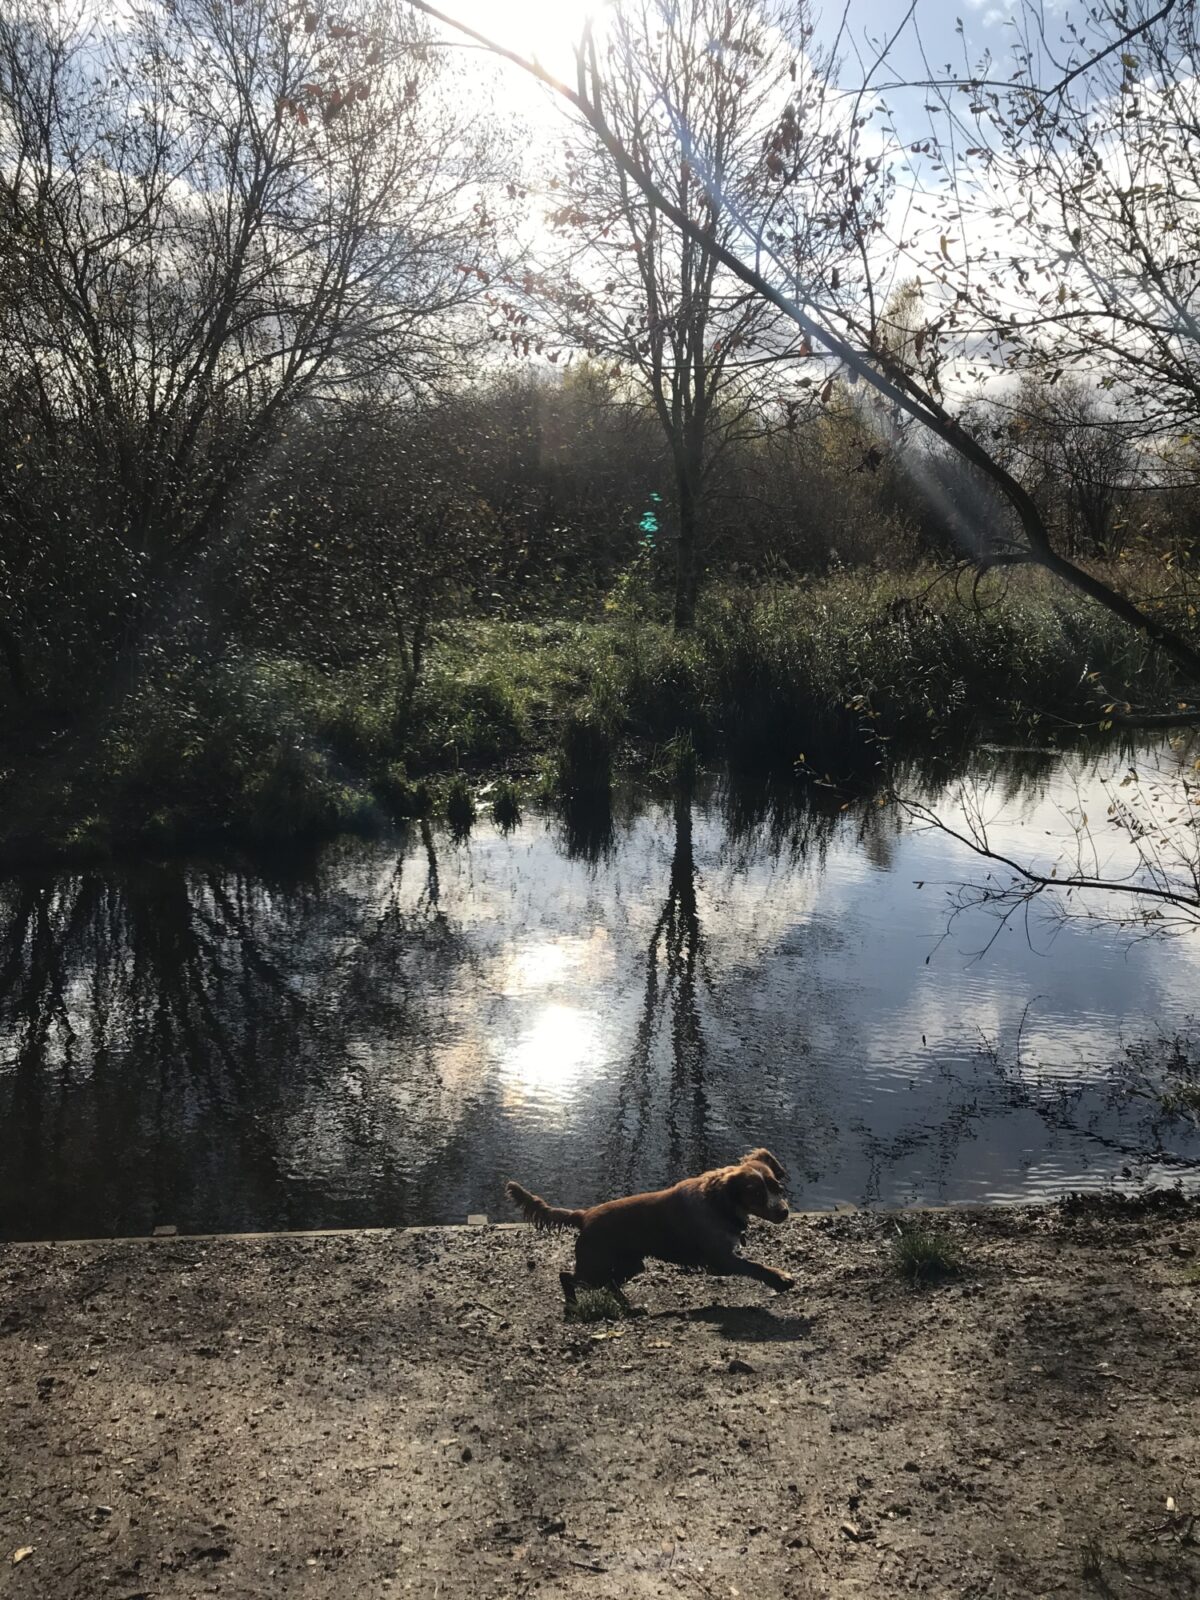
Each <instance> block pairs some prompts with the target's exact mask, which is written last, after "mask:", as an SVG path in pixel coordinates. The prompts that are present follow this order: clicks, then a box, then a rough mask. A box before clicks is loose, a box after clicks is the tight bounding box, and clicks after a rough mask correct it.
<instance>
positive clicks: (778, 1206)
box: [767, 1200, 788, 1222]
mask: <svg viewBox="0 0 1200 1600" xmlns="http://www.w3.org/2000/svg"><path fill="white" fill-rule="evenodd" d="M767 1216H768V1217H770V1219H771V1221H772V1222H786V1221H787V1219H788V1203H787V1201H786V1200H772V1202H771V1205H770V1208H769V1209H768V1211H767Z"/></svg>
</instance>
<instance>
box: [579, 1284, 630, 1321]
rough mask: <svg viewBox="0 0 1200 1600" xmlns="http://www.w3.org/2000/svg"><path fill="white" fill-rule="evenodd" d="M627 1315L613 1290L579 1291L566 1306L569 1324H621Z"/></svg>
mask: <svg viewBox="0 0 1200 1600" xmlns="http://www.w3.org/2000/svg"><path fill="white" fill-rule="evenodd" d="M626 1315H627V1313H626V1310H625V1307H624V1306H623V1305H622V1304H621V1302H620V1301H619V1300H618V1299H617V1297H616V1295H615V1294H614V1293H613V1292H612V1290H611V1289H577V1290H576V1292H575V1299H574V1300H573V1301H572V1300H568V1301H567V1306H566V1319H567V1321H568V1322H621V1321H623V1320H624V1318H625V1316H626Z"/></svg>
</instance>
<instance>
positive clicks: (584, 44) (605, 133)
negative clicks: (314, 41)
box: [408, 0, 1200, 685]
mask: <svg viewBox="0 0 1200 1600" xmlns="http://www.w3.org/2000/svg"><path fill="white" fill-rule="evenodd" d="M408 3H409V4H411V5H413V6H414V7H415V8H416V9H417V10H419V11H421V12H423V13H424V14H425V15H427V16H430V17H433V18H435V19H437V20H438V21H440V22H442V23H444V24H447V25H449V26H450V27H452V28H454V29H456V30H457V31H458V32H459V33H460V34H462V35H464V36H466V37H469V38H472V39H474V40H475V41H477V42H479V43H482V44H484V45H485V46H486V47H487V48H488V49H490V50H491V51H493V52H494V53H495V54H496V55H497V56H499V57H501V58H502V59H505V60H509V61H511V62H513V63H515V64H516V65H517V66H519V67H521V68H522V69H523V70H524V71H526V72H529V73H531V74H532V75H533V76H534V77H536V78H537V79H539V80H540V81H541V82H543V83H546V84H549V85H550V86H551V87H552V88H553V89H555V91H556V92H557V93H558V94H560V95H561V96H562V98H563V99H564V100H565V101H566V102H567V103H568V104H569V105H570V106H571V107H573V109H574V110H575V112H576V113H577V114H578V115H579V116H580V117H581V118H582V119H583V120H584V121H585V122H586V123H587V125H588V126H589V127H590V128H591V129H592V131H593V133H594V134H595V136H596V137H597V139H598V140H599V141H600V143H601V144H602V145H603V147H604V149H605V150H606V151H607V153H608V155H609V157H610V159H611V160H612V162H613V163H614V164H615V166H616V167H617V168H618V169H619V170H620V171H621V172H622V173H623V174H624V175H625V177H626V179H627V180H628V181H629V182H630V183H632V184H633V185H634V186H635V187H636V188H637V189H638V190H639V191H640V192H641V194H642V195H643V196H644V197H645V199H646V200H647V201H649V202H650V204H651V205H652V206H653V207H654V209H655V211H656V212H657V213H658V214H659V216H660V217H662V218H663V219H665V220H667V221H670V222H671V223H673V224H674V226H675V227H676V228H678V229H679V231H680V232H681V233H682V234H684V235H686V236H687V237H688V238H690V239H691V240H692V241H693V242H694V243H697V244H699V245H701V246H702V247H703V248H704V249H705V250H707V251H709V252H710V253H711V254H712V255H713V256H714V257H715V258H716V260H717V262H718V263H719V265H720V266H722V267H723V268H725V269H726V270H727V271H728V272H730V273H731V274H732V275H733V276H734V277H736V278H738V279H739V280H740V281H741V282H742V283H743V284H745V285H746V287H747V288H748V289H750V290H751V291H753V292H754V293H755V294H756V295H759V296H761V297H762V298H763V299H764V300H766V301H768V302H769V303H770V304H771V305H772V306H774V307H775V308H776V309H777V310H779V311H780V312H782V313H783V314H784V315H786V316H787V317H789V318H790V319H791V320H792V321H793V322H794V323H795V324H796V326H797V327H799V328H800V329H801V331H802V332H803V333H804V334H805V335H807V337H808V339H809V341H810V343H811V344H812V345H813V346H814V347H819V348H820V349H821V350H822V351H824V352H825V353H826V354H827V355H828V356H830V357H832V358H834V359H835V360H836V361H837V362H838V363H840V365H841V367H842V368H843V369H844V370H845V371H846V373H847V376H848V378H849V379H852V380H853V381H855V382H859V381H861V382H863V383H865V384H866V385H868V386H869V388H870V389H871V390H873V391H874V393H875V394H877V395H879V396H880V397H881V398H882V400H883V401H884V402H886V404H887V405H888V406H890V407H892V408H894V409H895V410H896V412H897V413H898V414H901V415H903V416H905V417H910V418H912V419H913V420H914V421H916V422H918V423H920V424H922V425H923V427H924V428H925V429H927V430H928V431H929V432H930V433H932V434H933V435H934V436H935V437H936V438H938V439H939V440H941V441H942V443H943V444H944V445H946V446H948V447H949V448H950V449H951V450H953V451H954V452H955V453H956V454H958V455H959V456H961V457H962V458H963V459H964V460H965V461H967V462H969V463H970V464H971V465H972V466H973V467H975V468H976V469H977V470H978V472H979V474H980V475H981V477H982V478H983V479H984V480H985V481H986V482H987V483H988V484H989V485H990V486H991V487H992V489H993V490H995V491H996V492H998V493H999V494H1000V495H1001V496H1002V497H1003V499H1004V501H1005V502H1006V503H1007V505H1008V507H1009V508H1010V510H1011V513H1012V523H1013V526H1012V530H1011V533H1009V534H1006V535H1005V536H1004V537H1002V538H1001V539H998V540H994V541H993V542H992V543H991V544H990V545H989V547H988V548H987V549H986V550H985V551H983V552H981V554H982V556H983V559H984V561H985V563H986V564H994V563H995V562H997V561H1006V562H1029V563H1034V564H1036V565H1038V566H1041V567H1043V568H1044V569H1045V570H1047V571H1048V572H1050V573H1051V574H1053V575H1054V576H1055V577H1056V578H1058V579H1060V580H1061V581H1062V582H1064V583H1067V584H1069V585H1070V586H1071V587H1073V588H1074V589H1076V590H1078V591H1079V592H1080V593H1082V594H1084V595H1087V596H1088V597H1089V598H1090V599H1092V600H1094V601H1096V602H1097V603H1098V604H1100V605H1102V606H1104V607H1105V608H1106V609H1107V610H1109V611H1110V612H1111V613H1113V615H1115V616H1117V617H1119V618H1120V619H1121V620H1122V621H1123V622H1124V623H1126V624H1127V625H1128V626H1129V627H1131V628H1133V629H1135V630H1136V631H1137V632H1138V633H1140V634H1141V635H1142V637H1143V638H1145V639H1147V640H1148V641H1150V642H1151V643H1152V644H1154V645H1156V646H1157V647H1158V648H1159V649H1160V650H1161V651H1163V652H1164V653H1165V654H1166V655H1167V656H1168V657H1169V658H1170V659H1171V660H1172V661H1173V662H1174V663H1175V665H1176V666H1177V667H1178V668H1179V669H1180V670H1181V671H1182V673H1183V674H1184V677H1185V679H1186V681H1187V682H1189V683H1191V684H1193V685H1194V684H1200V648H1197V646H1196V645H1195V644H1194V643H1193V641H1192V639H1191V638H1189V637H1188V633H1187V632H1186V631H1184V630H1183V629H1182V628H1181V626H1180V625H1179V623H1178V622H1177V620H1176V619H1174V618H1172V617H1170V616H1169V615H1165V614H1163V613H1162V612H1161V611H1160V610H1158V609H1154V608H1151V607H1149V606H1142V605H1139V604H1138V602H1137V601H1136V600H1135V599H1133V598H1132V597H1131V596H1130V595H1129V594H1128V593H1125V592H1123V591H1122V590H1121V589H1119V588H1117V587H1116V586H1115V585H1114V584H1113V583H1110V582H1108V581H1107V580H1106V579H1105V578H1103V577H1101V576H1100V575H1099V574H1098V573H1096V572H1094V571H1092V570H1089V569H1088V568H1087V567H1084V566H1081V565H1080V564H1079V563H1077V562H1075V561H1072V560H1071V559H1070V558H1069V557H1068V556H1066V555H1065V554H1063V553H1062V552H1061V551H1060V550H1058V549H1056V548H1055V544H1054V541H1053V539H1052V538H1051V535H1050V531H1049V529H1048V528H1047V526H1046V522H1045V519H1044V518H1043V516H1042V514H1041V512H1040V510H1039V508H1038V506H1037V504H1036V502H1035V500H1034V499H1033V497H1032V496H1031V495H1030V494H1029V492H1028V491H1027V490H1026V489H1025V488H1024V487H1023V485H1022V484H1021V483H1020V482H1019V481H1018V480H1017V479H1016V478H1014V477H1013V475H1012V473H1011V472H1009V471H1008V470H1007V468H1005V467H1004V465H1003V464H1002V463H1001V462H1000V461H998V460H997V459H996V457H995V456H994V455H993V454H992V453H991V451H990V450H989V449H988V448H987V446H986V444H985V443H984V442H982V441H981V440H980V439H979V438H977V437H976V436H974V435H973V434H972V433H970V432H968V430H967V429H966V428H965V427H964V426H963V424H962V421H961V420H960V418H959V417H957V416H956V415H954V413H953V411H952V410H951V408H950V407H949V406H948V405H947V403H946V401H945V400H944V399H943V398H942V394H941V385H940V381H938V380H937V378H936V372H937V367H938V365H940V361H939V358H938V354H937V352H936V350H935V351H934V353H933V355H932V356H929V355H928V348H929V345H930V338H929V336H928V333H927V335H926V337H925V338H923V339H920V340H917V339H914V341H913V352H912V357H911V358H910V359H905V358H904V356H903V355H897V354H896V353H895V352H894V351H892V350H890V349H889V348H887V345H886V343H885V342H884V341H881V340H880V339H879V338H878V337H877V336H873V335H875V331H876V330H875V324H874V322H873V320H872V318H871V316H870V306H871V305H872V304H873V303H874V302H873V301H872V300H870V299H869V300H868V316H867V318H866V320H865V322H864V320H863V318H862V317H861V315H860V314H859V313H858V312H857V311H856V310H855V309H854V308H851V310H850V312H849V313H847V312H846V309H845V308H844V307H843V306H842V305H841V304H840V303H839V302H838V301H837V300H836V299H832V300H831V299H830V298H828V297H824V296H822V295H820V294H819V293H817V294H814V295H813V296H812V297H811V298H810V299H806V297H805V296H804V293H803V290H799V292H797V293H792V292H789V291H788V290H785V289H783V288H781V287H780V286H779V283H780V281H781V282H784V283H787V284H789V285H792V284H794V283H795V273H794V263H793V262H791V261H789V260H788V259H787V257H788V253H789V252H788V249H787V244H786V241H777V240H775V239H774V238H773V237H772V234H771V232H770V230H769V229H768V228H767V227H766V226H765V225H764V224H763V222H762V218H761V215H759V216H757V217H756V214H754V213H749V212H745V211H743V210H742V209H741V207H740V206H737V207H734V209H735V213H736V216H737V220H738V222H739V225H740V229H741V233H740V239H741V253H739V252H738V251H737V250H735V249H734V248H731V247H730V246H729V245H727V244H725V243H723V242H722V241H721V240H719V239H717V238H716V237H715V236H713V235H712V233H711V232H706V231H705V229H704V228H703V227H702V226H701V225H700V224H699V223H698V222H697V220H696V219H695V218H694V217H692V216H689V215H688V214H687V212H686V211H684V210H683V209H682V208H681V207H680V206H679V205H678V204H677V203H676V202H675V201H674V200H673V199H672V198H671V197H670V195H669V194H667V193H666V192H665V191H664V189H663V188H662V185H661V184H660V183H659V182H658V181H657V180H656V177H655V175H654V174H653V173H652V172H651V171H649V170H648V169H647V167H646V165H645V164H644V162H643V161H642V159H641V157H640V154H639V152H638V151H637V150H636V149H631V148H630V147H629V146H628V145H627V144H626V143H625V141H624V139H623V138H622V136H621V132H620V130H619V128H617V127H615V126H614V125H613V123H612V122H611V121H610V118H609V111H608V95H607V88H606V79H605V76H604V72H603V68H602V63H601V60H600V56H599V52H598V49H597V47H596V45H595V42H594V38H593V37H592V33H591V30H590V29H589V30H585V34H584V38H583V40H582V41H581V44H580V47H579V49H578V50H577V53H576V55H577V74H576V84H575V86H574V87H572V86H570V85H568V84H566V83H564V82H561V81H560V80H558V79H556V78H555V77H554V75H553V74H552V73H550V72H548V71H547V70H546V69H545V68H544V67H542V66H541V65H540V63H538V62H536V61H529V60H526V59H524V58H523V57H521V56H520V55H519V54H518V53H517V52H515V51H512V50H509V49H508V48H507V47H505V46H504V45H503V44H501V43H500V42H498V41H496V40H493V39H489V38H488V37H487V36H486V35H484V34H482V33H480V32H479V31H478V30H477V29H473V28H471V27H469V26H468V25H467V24H465V23H463V22H461V21H459V20H457V19H455V18H454V17H452V16H450V15H448V14H447V13H445V12H443V11H440V10H439V9H438V8H437V7H435V6H433V5H431V4H429V3H428V0H408ZM911 14H912V7H911V6H910V7H909V9H908V11H907V12H906V13H905V18H904V19H902V25H903V21H904V20H906V19H907V18H909V17H911ZM891 43H892V41H891V40H889V41H887V42H885V44H884V45H883V46H882V47H881V49H880V50H879V52H878V54H877V57H876V59H875V62H874V63H873V65H872V68H871V69H870V71H869V72H868V74H867V81H866V82H865V83H864V85H863V86H862V88H861V90H860V92H859V93H858V95H857V96H854V97H852V100H853V101H854V103H862V102H865V101H866V100H867V99H868V98H869V94H870V80H871V76H872V74H873V73H874V71H875V70H876V69H877V68H878V67H879V65H880V64H882V63H883V62H885V61H886V60H887V58H888V54H889V50H890V48H891ZM858 121H859V116H858V114H857V113H854V112H852V114H851V115H850V117H849V122H850V124H852V125H856V124H857V123H858ZM882 160H883V153H882V152H878V153H874V154H871V155H868V154H866V152H861V153H860V154H859V156H858V157H857V163H858V165H859V166H860V167H861V173H862V175H863V176H864V177H865V176H867V175H868V174H869V172H870V171H871V170H872V169H873V168H875V167H877V166H878V165H879V163H880V162H881V161H882ZM841 170H842V171H843V172H844V173H845V174H846V177H847V179H849V178H851V176H852V171H853V169H851V170H850V171H847V169H846V165H845V163H842V164H841ZM788 177H789V174H788V173H787V171H786V170H785V171H784V172H783V173H782V174H781V181H787V180H788ZM854 188H855V184H854V183H853V182H850V183H849V184H848V187H847V192H846V197H845V202H844V209H843V215H844V217H845V219H846V222H845V225H846V227H847V228H848V229H851V230H852V229H853V227H854V219H855V212H854V209H853V208H854V205H855V198H854ZM730 204H731V205H732V204H733V202H730ZM947 248H948V241H947ZM864 260H865V261H866V262H867V270H868V275H869V274H870V270H871V269H870V256H869V253H867V252H865V251H864ZM772 273H774V275H775V276H776V278H777V279H778V280H779V281H772V276H771V275H772ZM831 277H832V274H831ZM829 287H830V289H834V287H835V286H834V284H833V283H832V282H831V283H830V285H829ZM864 334H865V337H864ZM935 342H936V341H935ZM928 361H932V362H933V363H934V373H935V376H934V378H933V379H931V378H930V377H929V375H928Z"/></svg>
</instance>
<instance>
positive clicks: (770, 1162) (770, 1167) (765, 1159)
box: [742, 1146, 787, 1183]
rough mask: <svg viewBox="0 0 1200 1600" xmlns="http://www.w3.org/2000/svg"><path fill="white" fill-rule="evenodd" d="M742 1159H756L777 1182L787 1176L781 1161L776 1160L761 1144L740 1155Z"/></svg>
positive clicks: (780, 1181)
mask: <svg viewBox="0 0 1200 1600" xmlns="http://www.w3.org/2000/svg"><path fill="white" fill-rule="evenodd" d="M742 1160H743V1161H757V1162H758V1163H759V1165H760V1166H763V1167H766V1169H767V1171H768V1172H769V1173H770V1174H771V1176H772V1177H773V1178H774V1179H775V1180H776V1181H777V1182H778V1183H782V1182H783V1181H784V1179H785V1178H786V1177H787V1173H786V1172H785V1170H784V1166H783V1162H782V1161H779V1160H777V1159H776V1158H775V1157H774V1156H773V1155H772V1154H771V1152H770V1151H769V1150H767V1149H765V1148H763V1147H761V1146H760V1148H759V1149H757V1150H749V1151H747V1153H746V1154H745V1155H744V1156H743V1157H742Z"/></svg>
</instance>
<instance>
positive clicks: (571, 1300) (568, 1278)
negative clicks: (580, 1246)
mask: <svg viewBox="0 0 1200 1600" xmlns="http://www.w3.org/2000/svg"><path fill="white" fill-rule="evenodd" d="M558 1281H559V1283H561V1284H562V1292H563V1299H564V1300H565V1301H566V1303H567V1304H568V1305H569V1306H573V1305H574V1304H575V1278H574V1275H573V1274H572V1273H570V1272H560V1273H559V1275H558Z"/></svg>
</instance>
